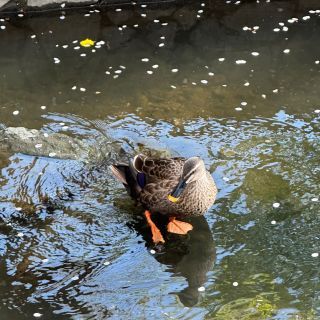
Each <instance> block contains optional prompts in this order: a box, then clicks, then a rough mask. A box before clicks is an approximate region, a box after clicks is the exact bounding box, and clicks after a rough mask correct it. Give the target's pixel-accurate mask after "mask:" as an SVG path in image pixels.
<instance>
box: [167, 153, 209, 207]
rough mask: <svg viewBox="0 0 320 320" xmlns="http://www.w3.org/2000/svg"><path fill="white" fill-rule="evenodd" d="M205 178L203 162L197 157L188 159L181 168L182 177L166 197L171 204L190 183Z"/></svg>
mask: <svg viewBox="0 0 320 320" xmlns="http://www.w3.org/2000/svg"><path fill="white" fill-rule="evenodd" d="M203 178H206V167H205V165H204V162H203V160H202V159H200V158H199V157H192V158H189V159H188V160H187V161H186V162H185V163H184V166H183V170H182V175H181V178H180V180H179V183H178V184H177V185H176V187H175V188H174V189H173V190H172V192H171V193H170V194H169V195H168V199H169V200H170V201H171V202H177V201H178V200H179V197H180V195H181V194H182V192H183V190H184V189H185V188H186V187H187V185H188V184H190V183H191V182H195V181H198V180H201V179H203Z"/></svg>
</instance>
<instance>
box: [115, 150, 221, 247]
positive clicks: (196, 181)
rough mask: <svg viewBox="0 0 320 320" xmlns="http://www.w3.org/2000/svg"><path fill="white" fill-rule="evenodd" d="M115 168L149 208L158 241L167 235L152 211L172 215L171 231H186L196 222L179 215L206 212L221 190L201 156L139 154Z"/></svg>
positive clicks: (153, 235) (156, 241) (148, 217)
mask: <svg viewBox="0 0 320 320" xmlns="http://www.w3.org/2000/svg"><path fill="white" fill-rule="evenodd" d="M111 170H112V173H113V174H114V176H115V177H116V178H117V179H118V180H119V181H121V182H122V183H123V184H124V186H125V187H126V189H127V190H128V192H129V194H130V195H131V197H132V198H134V199H136V200H137V201H138V202H140V203H141V204H142V205H143V206H144V207H145V208H146V209H147V210H146V211H145V217H146V219H147V222H148V224H149V226H150V228H151V231H152V239H153V241H154V242H155V243H158V242H164V239H163V237H162V234H161V232H160V230H159V229H158V228H157V226H156V225H155V224H154V222H153V221H152V220H151V214H150V211H151V212H152V213H161V214H164V215H167V216H168V217H169V220H170V222H169V224H168V227H167V230H168V231H169V232H172V233H178V234H186V233H187V232H188V231H190V230H192V225H191V224H189V223H187V222H182V221H178V220H176V217H187V216H199V215H203V214H204V213H205V212H206V211H207V210H208V209H209V208H210V207H211V206H212V205H213V203H214V201H215V198H216V194H217V187H216V185H215V183H214V180H213V178H212V177H211V175H210V173H209V172H208V171H207V170H206V168H205V165H204V162H203V161H202V160H201V159H200V158H199V157H192V158H189V159H185V158H160V159H155V158H149V157H147V156H144V155H142V154H138V155H136V156H135V157H134V159H133V160H131V161H130V163H129V165H127V164H117V165H112V166H111Z"/></svg>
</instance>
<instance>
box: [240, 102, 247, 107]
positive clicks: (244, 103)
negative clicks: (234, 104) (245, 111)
mask: <svg viewBox="0 0 320 320" xmlns="http://www.w3.org/2000/svg"><path fill="white" fill-rule="evenodd" d="M240 104H241V105H242V106H246V105H247V104H248V102H246V101H242V102H241V103H240Z"/></svg>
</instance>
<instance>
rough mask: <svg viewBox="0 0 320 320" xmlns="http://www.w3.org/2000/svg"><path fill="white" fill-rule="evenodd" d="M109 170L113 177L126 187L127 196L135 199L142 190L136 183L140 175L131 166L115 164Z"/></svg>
mask: <svg viewBox="0 0 320 320" xmlns="http://www.w3.org/2000/svg"><path fill="white" fill-rule="evenodd" d="M110 169H111V172H112V173H113V175H114V176H115V177H116V178H117V179H118V180H119V181H120V182H122V183H123V185H124V186H125V187H126V189H127V191H128V193H129V195H130V196H131V197H132V198H134V199H137V198H138V197H139V194H140V192H141V190H142V188H141V186H140V184H139V181H138V179H139V175H140V174H139V173H138V172H137V171H136V170H135V169H134V168H133V167H132V165H130V166H129V165H127V164H116V165H111V166H110ZM139 180H140V179H139Z"/></svg>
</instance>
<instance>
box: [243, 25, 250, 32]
mask: <svg viewBox="0 0 320 320" xmlns="http://www.w3.org/2000/svg"><path fill="white" fill-rule="evenodd" d="M242 30H243V31H248V30H251V28H249V27H247V26H244V27H243V28H242Z"/></svg>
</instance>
